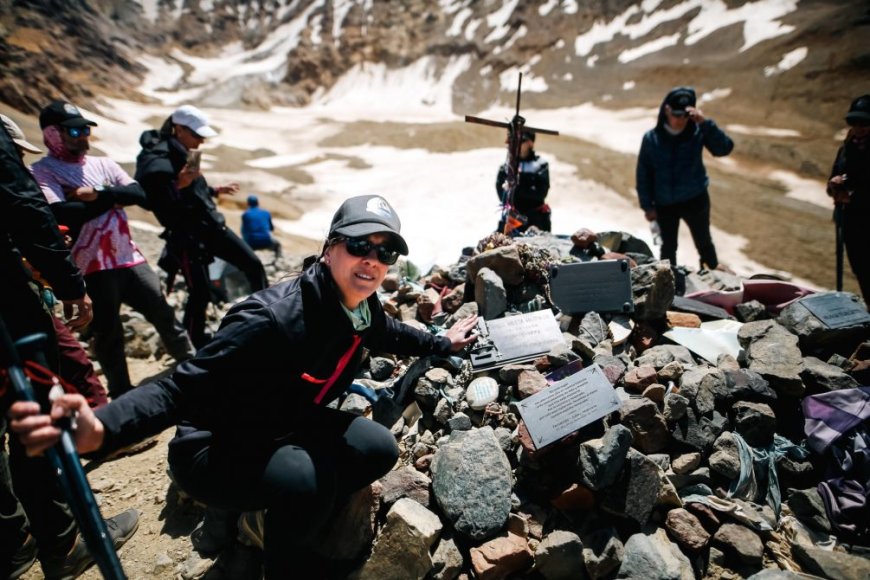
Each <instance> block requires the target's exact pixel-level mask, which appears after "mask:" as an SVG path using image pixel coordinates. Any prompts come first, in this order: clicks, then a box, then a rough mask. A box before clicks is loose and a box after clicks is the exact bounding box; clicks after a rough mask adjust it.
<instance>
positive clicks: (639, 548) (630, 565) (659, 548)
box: [616, 528, 695, 580]
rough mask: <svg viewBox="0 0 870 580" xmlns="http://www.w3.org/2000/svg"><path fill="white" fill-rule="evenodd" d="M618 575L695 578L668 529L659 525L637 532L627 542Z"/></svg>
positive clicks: (672, 579)
mask: <svg viewBox="0 0 870 580" xmlns="http://www.w3.org/2000/svg"><path fill="white" fill-rule="evenodd" d="M616 577H617V578H631V579H632V580H635V579H636V580H694V578H695V575H694V573H693V572H692V564H691V563H690V562H689V559H688V558H687V557H686V556H685V554H683V553H682V552H681V551H680V549H679V547H677V545H676V544H674V543H673V542H671V541H670V540H669V539H668V535H667V532H665V531H664V530H663V529H661V528H656V530H655V531H654V532H652V533H638V534H634V535H632V536H631V537H630V538H628V541H627V542H626V543H625V557H624V558H623V560H622V565H621V566H620V567H619V573H618V574H617V575H616Z"/></svg>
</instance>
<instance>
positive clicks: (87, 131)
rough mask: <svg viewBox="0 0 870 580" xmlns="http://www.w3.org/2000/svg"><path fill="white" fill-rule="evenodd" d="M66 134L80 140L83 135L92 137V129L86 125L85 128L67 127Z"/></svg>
mask: <svg viewBox="0 0 870 580" xmlns="http://www.w3.org/2000/svg"><path fill="white" fill-rule="evenodd" d="M66 134H67V135H69V136H70V137H72V138H73V139H78V138H79V137H81V136H82V135H84V136H85V137H90V136H91V128H90V127H88V126H87V125H85V126H84V127H66Z"/></svg>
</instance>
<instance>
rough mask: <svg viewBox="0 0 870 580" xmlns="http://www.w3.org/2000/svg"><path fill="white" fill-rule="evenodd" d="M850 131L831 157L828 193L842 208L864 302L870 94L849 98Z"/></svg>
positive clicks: (869, 245)
mask: <svg viewBox="0 0 870 580" xmlns="http://www.w3.org/2000/svg"><path fill="white" fill-rule="evenodd" d="M845 120H846V125H848V127H849V130H848V131H847V133H846V138H845V139H844V140H843V144H842V145H841V146H840V148H839V150H838V151H837V156H836V157H835V158H834V165H833V167H832V168H831V176H830V178H829V179H828V195H830V196H831V198H832V199H833V202H834V204H836V205H838V206H839V207H840V209H841V210H842V219H843V238H844V243H845V246H846V255H847V256H848V257H849V265H850V266H852V272H854V273H855V277H856V278H857V279H858V285H859V286H860V288H861V295H862V296H863V297H864V303H865V304H868V303H870V229H868V228H867V224H868V223H870V95H861V96H860V97H858V98H856V99H855V100H853V101H852V105H851V106H850V107H849V112H848V113H846V119H845Z"/></svg>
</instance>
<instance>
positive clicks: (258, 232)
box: [242, 195, 281, 257]
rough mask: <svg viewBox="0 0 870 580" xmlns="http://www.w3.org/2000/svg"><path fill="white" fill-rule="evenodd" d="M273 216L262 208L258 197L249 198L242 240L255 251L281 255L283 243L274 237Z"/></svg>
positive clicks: (243, 222) (244, 214) (243, 219)
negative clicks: (268, 251)
mask: <svg viewBox="0 0 870 580" xmlns="http://www.w3.org/2000/svg"><path fill="white" fill-rule="evenodd" d="M273 231H275V225H274V224H273V223H272V214H270V213H269V212H268V211H266V210H265V209H263V208H261V207H260V200H259V199H257V196H256V195H249V196H248V209H246V210H245V212H244V213H243V214H242V239H243V240H245V243H246V244H248V245H249V246H251V247H252V248H253V249H255V250H272V251H273V252H275V257H278V256H280V255H281V242H279V241H278V240H276V239H275V238H273V237H272V232H273Z"/></svg>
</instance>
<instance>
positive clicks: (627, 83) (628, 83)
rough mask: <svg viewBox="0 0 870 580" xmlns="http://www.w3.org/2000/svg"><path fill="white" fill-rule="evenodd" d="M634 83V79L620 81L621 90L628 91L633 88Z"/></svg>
mask: <svg viewBox="0 0 870 580" xmlns="http://www.w3.org/2000/svg"><path fill="white" fill-rule="evenodd" d="M635 84H636V83H635V82H634V81H625V82H624V83H622V90H623V91H630V90H631V89H633V88H634V87H635Z"/></svg>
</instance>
